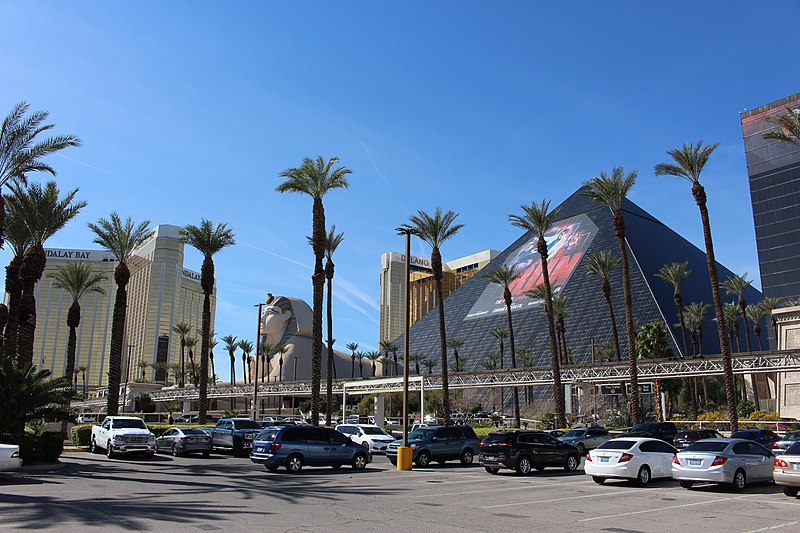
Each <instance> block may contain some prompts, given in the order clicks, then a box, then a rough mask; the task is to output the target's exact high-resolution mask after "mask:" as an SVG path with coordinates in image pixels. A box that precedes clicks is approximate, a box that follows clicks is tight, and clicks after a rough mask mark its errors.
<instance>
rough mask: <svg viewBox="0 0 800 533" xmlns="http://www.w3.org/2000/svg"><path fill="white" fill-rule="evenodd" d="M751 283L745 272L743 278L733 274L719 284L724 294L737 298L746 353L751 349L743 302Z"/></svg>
mask: <svg viewBox="0 0 800 533" xmlns="http://www.w3.org/2000/svg"><path fill="white" fill-rule="evenodd" d="M751 283H752V281H751V280H749V279H747V272H745V273H744V275H743V276H738V275H736V274H734V275H732V276H731V277H729V278H728V279H726V280H725V281H723V282H722V283H720V286H722V288H723V289H725V292H727V293H728V294H730V295H732V296H736V297H737V298H738V302H737V305H738V306H739V316H741V317H742V321H743V322H744V339H745V343H746V344H747V351H748V352H752V351H753V347H752V345H751V343H750V331H749V330H750V327H749V326H748V324H747V302H745V300H744V291H745V290H747V288H748V287H749V286H750V284H751Z"/></svg>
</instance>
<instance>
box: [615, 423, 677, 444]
mask: <svg viewBox="0 0 800 533" xmlns="http://www.w3.org/2000/svg"><path fill="white" fill-rule="evenodd" d="M677 434H678V428H677V427H675V424H674V423H672V422H642V423H641V424H636V425H634V426H633V427H632V428H631V430H630V431H628V432H627V433H623V434H621V435H617V436H616V437H615V438H617V439H624V438H631V437H647V438H651V439H660V440H663V441H664V442H666V443H668V444H670V445H671V444H672V442H673V441H674V440H675V435H677Z"/></svg>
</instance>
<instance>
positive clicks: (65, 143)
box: [0, 102, 81, 248]
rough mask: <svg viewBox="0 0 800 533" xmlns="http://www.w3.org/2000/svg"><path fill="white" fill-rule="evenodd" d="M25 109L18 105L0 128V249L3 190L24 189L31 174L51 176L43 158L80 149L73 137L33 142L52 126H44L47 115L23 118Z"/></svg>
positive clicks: (41, 113)
mask: <svg viewBox="0 0 800 533" xmlns="http://www.w3.org/2000/svg"><path fill="white" fill-rule="evenodd" d="M29 107H30V106H29V105H28V103H27V102H20V103H18V104H17V105H15V106H14V107H13V108H12V109H11V112H10V113H9V114H8V115H6V117H5V118H4V119H3V124H2V125H0V248H2V247H3V238H4V234H5V228H4V225H5V216H6V212H5V203H4V198H3V194H2V189H3V186H4V185H9V184H11V183H16V182H19V183H22V184H23V185H26V184H27V175H28V174H29V173H32V172H47V173H49V174H51V175H52V176H55V175H56V171H55V170H54V169H53V167H51V166H50V165H48V164H47V163H45V162H44V161H43V158H44V157H47V156H48V155H50V154H53V153H55V152H58V151H60V150H63V149H64V148H68V147H73V146H74V147H77V146H80V145H81V141H80V139H78V138H77V137H76V136H74V135H56V136H53V137H48V138H46V139H42V138H38V139H37V136H39V135H40V134H41V133H44V132H45V131H48V130H51V129H53V127H54V125H53V124H46V123H45V121H46V120H47V117H48V116H49V115H48V113H47V111H34V112H33V113H31V114H30V115H28V116H27V117H26V116H25V114H26V113H27V112H28V108H29Z"/></svg>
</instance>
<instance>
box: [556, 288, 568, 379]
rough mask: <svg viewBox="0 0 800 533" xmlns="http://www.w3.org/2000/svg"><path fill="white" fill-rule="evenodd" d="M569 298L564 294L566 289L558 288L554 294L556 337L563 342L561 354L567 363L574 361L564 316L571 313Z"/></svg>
mask: <svg viewBox="0 0 800 533" xmlns="http://www.w3.org/2000/svg"><path fill="white" fill-rule="evenodd" d="M567 300H569V298H568V297H567V295H566V294H564V291H561V290H557V291H556V293H555V294H554V295H553V319H554V320H555V323H556V338H557V339H558V340H559V341H560V343H561V354H562V357H563V359H564V364H565V365H568V364H571V363H572V361H571V359H570V355H569V350H568V349H567V326H566V324H565V322H564V317H566V316H567V315H569V307H568V306H567Z"/></svg>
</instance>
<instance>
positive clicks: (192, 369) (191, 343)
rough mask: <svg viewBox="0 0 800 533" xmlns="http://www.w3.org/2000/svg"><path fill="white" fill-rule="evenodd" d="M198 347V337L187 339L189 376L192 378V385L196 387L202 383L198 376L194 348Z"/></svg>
mask: <svg viewBox="0 0 800 533" xmlns="http://www.w3.org/2000/svg"><path fill="white" fill-rule="evenodd" d="M195 346H197V337H186V348H187V349H188V351H189V375H190V376H191V377H192V385H194V386H195V387H196V386H197V385H198V384H199V383H200V376H199V375H198V365H197V363H196V362H195V360H194V347H195Z"/></svg>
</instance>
